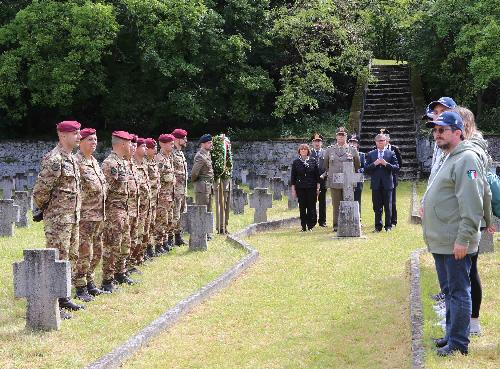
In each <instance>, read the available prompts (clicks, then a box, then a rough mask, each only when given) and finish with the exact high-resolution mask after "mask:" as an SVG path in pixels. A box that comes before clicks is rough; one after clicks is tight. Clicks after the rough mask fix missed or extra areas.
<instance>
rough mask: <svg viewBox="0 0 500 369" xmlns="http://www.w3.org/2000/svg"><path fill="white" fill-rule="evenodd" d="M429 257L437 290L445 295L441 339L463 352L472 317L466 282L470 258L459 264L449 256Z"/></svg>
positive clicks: (467, 343)
mask: <svg viewBox="0 0 500 369" xmlns="http://www.w3.org/2000/svg"><path fill="white" fill-rule="evenodd" d="M432 256H434V262H435V264H436V272H437V275H438V279H439V286H440V287H441V291H442V292H443V293H444V295H445V303H446V335H445V339H446V340H447V341H448V346H449V347H450V348H452V349H459V350H461V351H467V350H468V346H469V330H470V316H471V313H472V299H471V294H470V279H469V273H470V268H471V257H470V255H466V256H465V257H464V258H463V259H462V260H455V256H454V255H453V254H452V255H443V254H432Z"/></svg>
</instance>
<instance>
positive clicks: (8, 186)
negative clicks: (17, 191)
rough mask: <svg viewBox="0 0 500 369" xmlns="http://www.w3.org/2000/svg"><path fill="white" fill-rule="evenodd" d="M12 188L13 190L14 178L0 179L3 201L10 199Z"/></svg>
mask: <svg viewBox="0 0 500 369" xmlns="http://www.w3.org/2000/svg"><path fill="white" fill-rule="evenodd" d="M14 188H15V181H14V178H12V177H9V176H4V177H2V179H1V180H0V189H1V190H2V192H3V198H4V199H12V191H14Z"/></svg>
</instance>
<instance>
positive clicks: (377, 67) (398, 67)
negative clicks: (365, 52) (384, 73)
mask: <svg viewBox="0 0 500 369" xmlns="http://www.w3.org/2000/svg"><path fill="white" fill-rule="evenodd" d="M371 70H372V71H373V70H408V65H407V64H402V65H372V67H371Z"/></svg>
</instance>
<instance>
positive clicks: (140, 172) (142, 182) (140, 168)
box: [128, 137, 151, 273]
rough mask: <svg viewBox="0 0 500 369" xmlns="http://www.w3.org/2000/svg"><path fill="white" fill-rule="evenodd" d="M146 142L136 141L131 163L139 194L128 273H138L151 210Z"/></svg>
mask: <svg viewBox="0 0 500 369" xmlns="http://www.w3.org/2000/svg"><path fill="white" fill-rule="evenodd" d="M145 156H146V140H145V139H144V138H141V137H139V138H138V139H137V149H136V150H135V154H134V157H133V158H132V161H133V163H134V165H135V169H136V177H137V190H138V194H139V215H138V217H137V241H136V243H135V245H134V247H133V248H132V249H131V250H130V256H131V257H130V258H129V260H130V263H129V268H128V271H129V273H134V272H139V270H138V269H137V266H138V265H140V264H142V262H143V261H144V251H145V250H146V248H147V239H148V237H147V233H148V232H149V229H148V227H149V217H150V209H151V187H150V183H149V176H148V167H147V165H146V161H145V158H144V157H145Z"/></svg>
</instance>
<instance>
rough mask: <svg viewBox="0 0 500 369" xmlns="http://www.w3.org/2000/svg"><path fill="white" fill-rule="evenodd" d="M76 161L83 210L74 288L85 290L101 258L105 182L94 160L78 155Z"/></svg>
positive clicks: (104, 216) (91, 281)
mask: <svg viewBox="0 0 500 369" xmlns="http://www.w3.org/2000/svg"><path fill="white" fill-rule="evenodd" d="M76 161H77V163H78V166H79V169H80V178H81V195H82V208H81V211H80V226H79V231H80V247H79V250H78V262H77V264H76V276H75V287H85V286H86V285H87V283H94V271H95V268H96V267H97V265H98V264H99V262H100V261H101V256H102V232H103V230H104V220H105V219H106V214H105V207H104V203H105V201H106V179H105V178H104V174H103V172H102V170H101V168H100V167H99V163H98V162H97V160H96V159H95V158H94V157H91V158H90V159H87V158H85V156H84V155H83V154H82V153H81V152H79V153H78V154H77V155H76Z"/></svg>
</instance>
